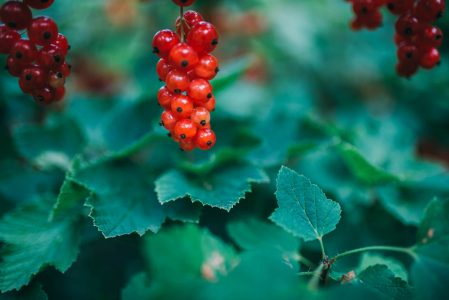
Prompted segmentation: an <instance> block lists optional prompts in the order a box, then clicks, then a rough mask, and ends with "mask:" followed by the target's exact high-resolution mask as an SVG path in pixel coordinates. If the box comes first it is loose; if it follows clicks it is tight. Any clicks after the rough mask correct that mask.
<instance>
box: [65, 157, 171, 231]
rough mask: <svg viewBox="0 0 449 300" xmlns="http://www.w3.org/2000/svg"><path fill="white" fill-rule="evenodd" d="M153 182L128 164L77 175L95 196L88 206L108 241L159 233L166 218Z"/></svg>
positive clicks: (98, 166)
mask: <svg viewBox="0 0 449 300" xmlns="http://www.w3.org/2000/svg"><path fill="white" fill-rule="evenodd" d="M125 174H126V175H125ZM150 179H151V178H148V176H147V175H146V174H145V173H144V172H143V170H142V169H141V168H139V167H138V166H137V165H136V164H133V163H130V162H127V161H107V162H104V163H101V164H95V165H93V166H91V167H88V168H84V169H82V170H80V171H78V172H76V173H75V174H74V175H73V180H74V181H76V183H78V184H81V185H83V186H85V187H86V188H88V189H89V190H91V191H92V192H93V194H92V195H91V196H90V197H89V199H88V200H87V202H86V205H87V206H89V207H90V208H91V213H90V217H91V218H92V219H94V224H95V226H97V227H98V228H99V230H100V231H101V232H102V233H103V235H104V236H105V237H107V238H110V237H114V236H119V235H124V234H130V233H133V232H137V233H138V234H139V235H143V234H144V233H145V232H146V231H147V230H151V231H152V232H157V231H158V230H159V228H160V227H161V224H162V223H163V222H164V220H165V214H164V211H163V208H162V206H161V205H160V204H159V202H158V201H157V198H156V195H155V193H154V192H153V187H152V183H151V181H150Z"/></svg>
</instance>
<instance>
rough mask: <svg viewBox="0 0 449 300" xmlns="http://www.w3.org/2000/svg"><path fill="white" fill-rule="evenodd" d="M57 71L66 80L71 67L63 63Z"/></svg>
mask: <svg viewBox="0 0 449 300" xmlns="http://www.w3.org/2000/svg"><path fill="white" fill-rule="evenodd" d="M58 71H59V72H61V73H62V75H64V77H65V78H67V77H69V76H70V74H71V73H72V66H71V65H69V64H68V63H66V62H65V63H63V64H62V65H61V66H60V67H59V68H58Z"/></svg>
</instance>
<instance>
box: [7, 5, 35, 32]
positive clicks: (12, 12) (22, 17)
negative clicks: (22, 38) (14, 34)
mask: <svg viewBox="0 0 449 300" xmlns="http://www.w3.org/2000/svg"><path fill="white" fill-rule="evenodd" d="M32 18H33V15H32V13H31V10H30V9H29V7H28V6H27V5H25V4H24V3H23V2H19V1H8V2H6V3H5V4H3V5H2V7H1V8H0V20H1V21H2V22H3V23H5V24H6V26H8V27H9V28H12V29H17V30H22V29H25V28H27V27H28V26H29V25H30V23H31V19H32Z"/></svg>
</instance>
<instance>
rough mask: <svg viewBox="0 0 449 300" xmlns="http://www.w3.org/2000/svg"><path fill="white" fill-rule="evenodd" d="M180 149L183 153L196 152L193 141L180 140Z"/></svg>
mask: <svg viewBox="0 0 449 300" xmlns="http://www.w3.org/2000/svg"><path fill="white" fill-rule="evenodd" d="M179 147H180V148H181V150H182V151H186V152H190V151H193V150H195V148H196V145H195V142H194V141H193V140H192V139H191V140H180V141H179Z"/></svg>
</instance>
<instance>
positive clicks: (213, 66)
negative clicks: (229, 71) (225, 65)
mask: <svg viewBox="0 0 449 300" xmlns="http://www.w3.org/2000/svg"><path fill="white" fill-rule="evenodd" d="M219 70H220V69H219V68H218V59H217V58H216V57H215V56H213V55H211V54H206V55H204V56H203V57H201V58H200V61H199V62H198V64H197V65H196V66H195V69H194V72H195V76H196V77H199V78H203V79H207V80H211V79H213V78H215V76H216V75H217V73H218V71H219Z"/></svg>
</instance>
